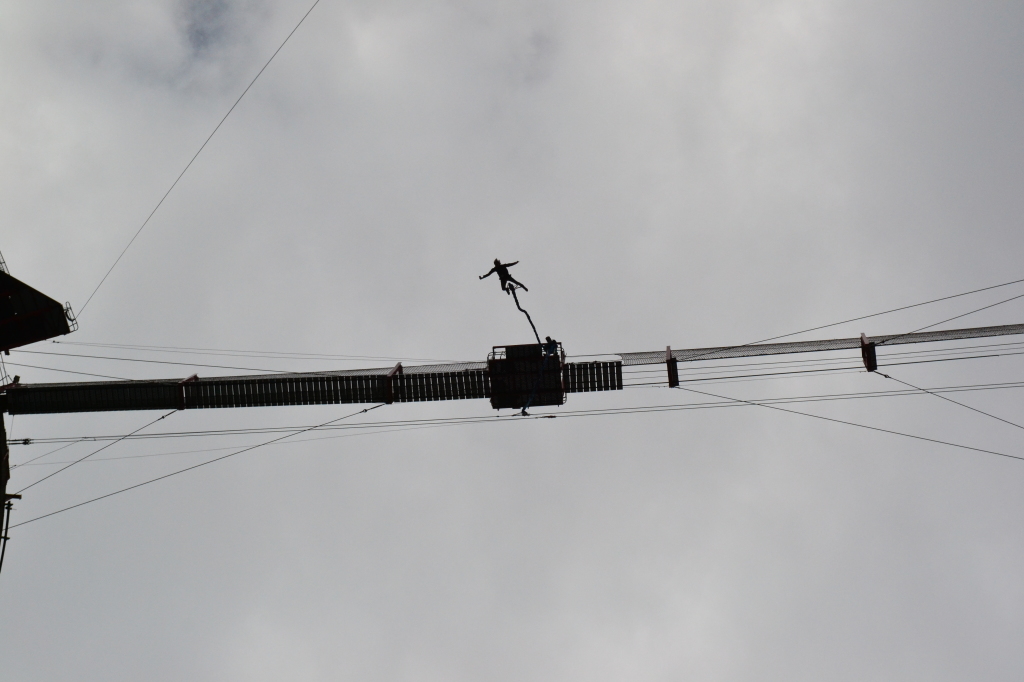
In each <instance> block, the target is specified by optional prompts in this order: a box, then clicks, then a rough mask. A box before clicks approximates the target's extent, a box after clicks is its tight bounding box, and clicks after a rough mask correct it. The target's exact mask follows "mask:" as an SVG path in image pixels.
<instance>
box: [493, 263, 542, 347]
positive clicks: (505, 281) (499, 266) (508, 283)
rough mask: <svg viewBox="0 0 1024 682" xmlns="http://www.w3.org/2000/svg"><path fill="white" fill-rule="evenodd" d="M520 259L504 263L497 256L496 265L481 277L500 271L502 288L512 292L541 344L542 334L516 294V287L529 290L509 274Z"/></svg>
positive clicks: (518, 306) (508, 292) (506, 291)
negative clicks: (509, 270) (520, 303)
mask: <svg viewBox="0 0 1024 682" xmlns="http://www.w3.org/2000/svg"><path fill="white" fill-rule="evenodd" d="M518 262H519V261H513V262H512V263H502V262H501V261H500V260H498V259H497V258H495V259H494V267H493V268H491V269H490V270H488V271H487V274H486V275H480V279H484V278H485V277H490V276H491V275H493V274H494V273H498V279H500V280H501V290H502V291H504V292H505V293H506V294H512V298H514V299H515V301H516V307H517V308H519V312H521V313H522V314H523V315H526V319H527V321H529V323H530V327H531V328H532V329H533V335H534V336H536V337H537V345H540V334H538V333H537V326H536V325H534V324H533V320H532V319H531V318H530V313H528V312H526V311H525V310H523V306H521V305H519V296H517V295H516V288H517V287H518V288H521V289H522V290H523V291H529V289H527V288H526V285H525V284H523V283H522V282H520V281H518V280H516V278H515V277H513V276H512V275H510V274H509V272H508V269H509V268H510V267H512V266H513V265H515V264H516V263H518Z"/></svg>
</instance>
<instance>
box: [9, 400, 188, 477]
mask: <svg viewBox="0 0 1024 682" xmlns="http://www.w3.org/2000/svg"><path fill="white" fill-rule="evenodd" d="M175 412H177V410H171V411H170V412H168V413H167V414H165V415H163V416H162V417H157V418H156V419H154V420H153V421H151V422H149V423H148V424H146V425H145V426H140V427H139V428H137V429H135V430H134V431H132V432H131V433H129V434H126V435H124V436H122V437H120V438H118V439H117V440H115V441H112V442H110V443H107V444H106V445H104V446H103V447H102V448H100V449H99V450H94V451H92V452H90V453H89V454H88V455H86V456H85V457H80V458H79V459H76V460H75V461H73V462H71V463H70V464H68V465H67V466H66V467H61V468H60V469H57V470H56V471H54V472H53V473H52V474H48V475H46V476H43V477H42V478H40V479H39V480H38V481H36V482H35V483H32V484H30V485H27V486H25V487H24V488H22V489H21V490H19V491H18V495H20V494H22V493H23V492H25V491H26V490H28V489H29V488H32V487H34V486H37V485H39V484H40V483H42V482H43V481H45V480H46V479H48V478H53V477H54V476H56V475H57V474H59V473H60V472H62V471H67V470H68V469H70V468H71V467H73V466H75V465H76V464H78V463H79V462H81V461H83V460H87V459H89V458H90V457H92V456H93V455H95V454H98V453H100V452H103V451H104V450H106V449H107V448H109V447H110V446H111V445H115V444H117V443H120V442H121V441H123V440H124V439H125V438H127V437H128V436H134V435H135V434H136V433H138V432H139V431H141V430H143V429H145V428H147V427H150V426H152V425H153V424H156V423H157V422H158V421H160V420H161V419H166V418H167V417H170V416H171V415H172V414H174V413H175Z"/></svg>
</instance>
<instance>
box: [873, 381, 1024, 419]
mask: <svg viewBox="0 0 1024 682" xmlns="http://www.w3.org/2000/svg"><path fill="white" fill-rule="evenodd" d="M877 373H878V374H881V375H882V376H883V377H885V378H886V379H892V380H893V381H895V382H897V383H900V384H903V385H904V386H909V387H910V388H913V389H915V390H918V391H921V392H922V393H927V394H928V395H933V396H935V397H936V398H942V399H943V400H946V401H948V402H951V403H953V404H954V405H959V406H960V407H966V408H967V409H968V410H970V411H971V412H977V413H978V414H983V415H985V416H986V417H991V418H992V419H995V420H998V421H1001V422H1003V423H1004V424H1009V425H1010V426H1016V427H1017V428H1018V429H1024V426H1021V425H1020V424H1017V423H1015V422H1012V421H1009V420H1008V419H1003V418H1002V417H997V416H995V415H994V414H989V413H988V412H985V411H983V410H979V409H978V408H976V407H971V406H970V405H965V404H964V403H961V402H957V401H956V400H953V399H952V398H947V397H946V396H944V395H941V394H939V393H933V392H932V391H929V390H928V389H927V388H921V387H920V386H915V385H914V384H911V383H908V382H906V381H903V380H902V379H897V378H896V377H891V376H889V375H888V374H882V373H881V372H877Z"/></svg>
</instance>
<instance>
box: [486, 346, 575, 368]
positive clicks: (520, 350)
mask: <svg viewBox="0 0 1024 682" xmlns="http://www.w3.org/2000/svg"><path fill="white" fill-rule="evenodd" d="M546 355H547V356H555V357H557V358H558V361H559V363H562V362H564V361H565V349H563V348H562V342H561V341H552V342H551V343H542V344H539V345H538V344H536V343H523V344H517V345H515V346H493V347H492V348H491V352H490V353H488V354H487V360H488V361H491V360H533V359H541V358H543V357H544V356H546Z"/></svg>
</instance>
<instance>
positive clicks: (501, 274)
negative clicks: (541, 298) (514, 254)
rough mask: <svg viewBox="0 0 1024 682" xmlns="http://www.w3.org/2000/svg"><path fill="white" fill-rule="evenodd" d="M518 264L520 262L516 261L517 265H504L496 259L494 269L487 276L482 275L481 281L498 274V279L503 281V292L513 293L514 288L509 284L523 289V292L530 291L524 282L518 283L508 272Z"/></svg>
mask: <svg viewBox="0 0 1024 682" xmlns="http://www.w3.org/2000/svg"><path fill="white" fill-rule="evenodd" d="M518 262H519V261H515V263H502V262H501V261H500V260H498V259H497V258H495V259H494V267H493V268H491V269H490V270H488V271H487V274H486V275H480V279H483V278H484V277H490V276H491V275H493V274H494V273H498V279H500V280H501V290H502V291H504V292H505V293H506V294H511V293H512V287H510V286H509V282H511V283H512V284H514V285H516V286H518V287H520V288H522V290H523V291H529V289H527V288H526V285H524V284H523V283H522V282H519V281H516V279H515V278H514V277H513V276H512V275H510V274H509V272H508V269H509V268H510V267H512V266H513V265H515V264H516V263H518Z"/></svg>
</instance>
